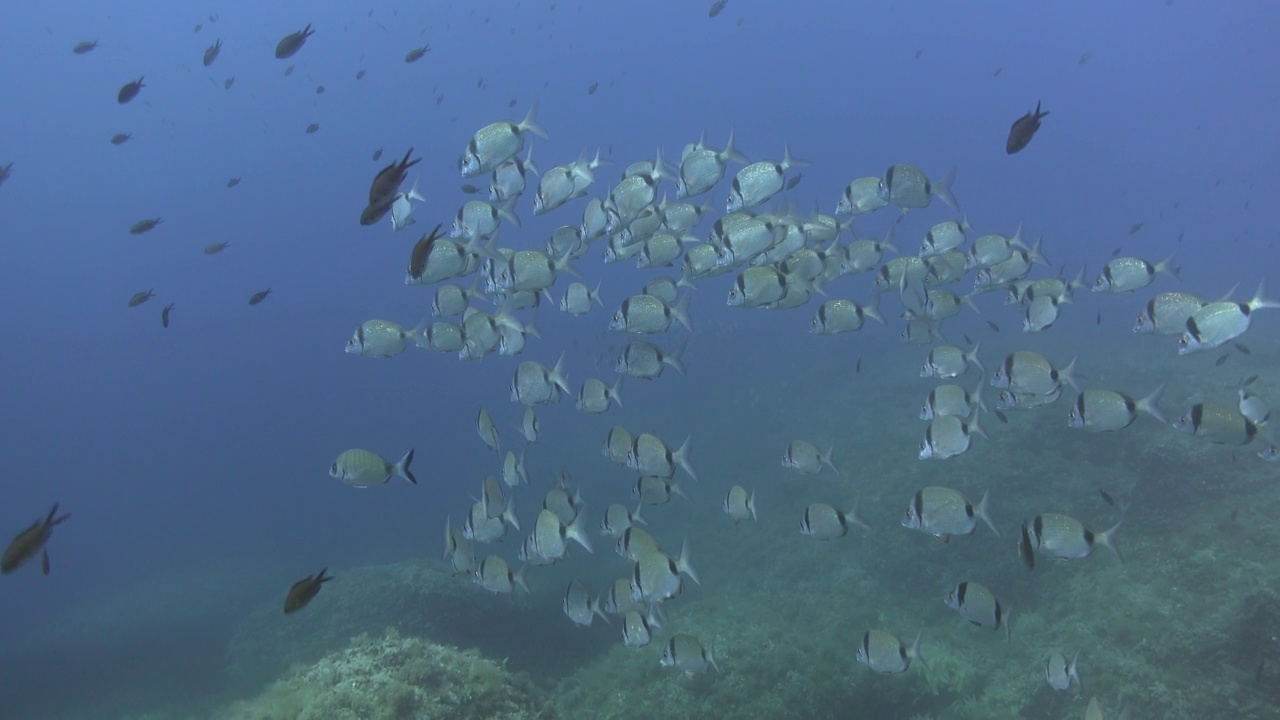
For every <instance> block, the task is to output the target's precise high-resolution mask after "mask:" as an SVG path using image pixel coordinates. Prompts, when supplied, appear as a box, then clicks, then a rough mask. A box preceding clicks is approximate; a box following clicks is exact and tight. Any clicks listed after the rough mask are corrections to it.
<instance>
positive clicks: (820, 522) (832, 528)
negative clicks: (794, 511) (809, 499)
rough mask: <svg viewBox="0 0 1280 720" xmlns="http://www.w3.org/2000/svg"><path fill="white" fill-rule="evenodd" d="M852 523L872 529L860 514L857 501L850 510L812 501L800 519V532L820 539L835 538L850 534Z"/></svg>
mask: <svg viewBox="0 0 1280 720" xmlns="http://www.w3.org/2000/svg"><path fill="white" fill-rule="evenodd" d="M850 523H852V524H854V525H858V526H860V527H862V528H864V529H866V530H870V529H871V526H870V525H868V524H867V523H866V521H865V520H863V519H862V518H861V517H859V516H858V503H856V502H855V503H854V504H853V507H852V508H850V510H849V512H844V511H842V510H837V509H835V508H833V507H831V506H830V505H828V504H826V503H810V505H809V507H807V508H805V509H804V517H802V518H801V519H800V534H801V535H809V536H811V537H815V538H817V539H819V540H834V539H836V538H842V537H844V536H845V535H848V534H849V524H850Z"/></svg>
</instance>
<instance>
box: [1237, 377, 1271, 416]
mask: <svg viewBox="0 0 1280 720" xmlns="http://www.w3.org/2000/svg"><path fill="white" fill-rule="evenodd" d="M1245 387H1246V384H1245V383H1244V382H1243V381H1242V382H1241V383H1240V387H1239V388H1238V389H1237V390H1236V395H1237V396H1238V397H1239V398H1240V401H1239V403H1237V405H1236V409H1238V410H1239V411H1240V414H1241V415H1243V416H1245V418H1246V419H1248V420H1249V422H1251V423H1253V424H1254V425H1257V426H1258V427H1262V426H1264V425H1266V424H1267V421H1268V420H1270V419H1271V408H1270V407H1269V406H1268V405H1267V401H1266V400H1263V399H1262V398H1260V397H1258V396H1257V395H1253V394H1251V393H1249V391H1247V390H1245Z"/></svg>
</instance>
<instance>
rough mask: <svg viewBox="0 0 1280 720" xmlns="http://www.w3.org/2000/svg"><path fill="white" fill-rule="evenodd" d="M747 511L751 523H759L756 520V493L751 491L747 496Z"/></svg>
mask: <svg viewBox="0 0 1280 720" xmlns="http://www.w3.org/2000/svg"><path fill="white" fill-rule="evenodd" d="M747 510H748V511H749V512H750V513H751V521H752V522H759V520H757V519H756V491H755V490H752V491H751V494H750V495H749V496H747Z"/></svg>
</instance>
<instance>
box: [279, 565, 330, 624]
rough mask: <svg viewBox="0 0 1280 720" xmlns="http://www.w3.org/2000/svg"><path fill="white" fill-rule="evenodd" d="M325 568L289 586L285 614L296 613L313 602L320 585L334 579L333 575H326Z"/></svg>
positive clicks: (285, 601) (285, 600)
mask: <svg viewBox="0 0 1280 720" xmlns="http://www.w3.org/2000/svg"><path fill="white" fill-rule="evenodd" d="M328 569H329V568H323V569H321V570H320V572H318V573H316V574H315V575H308V576H306V577H304V578H302V579H301V580H299V581H298V582H296V583H294V584H293V587H291V588H289V594H288V596H286V597H285V599H284V614H285V615H288V614H290V613H295V612H298V611H299V610H301V609H302V608H304V607H306V606H307V603H309V602H311V598H313V597H315V596H316V595H317V594H318V593H319V592H320V586H321V585H323V584H324V583H327V582H329V581H330V580H332V579H333V576H332V575H325V574H324V572H325V570H328Z"/></svg>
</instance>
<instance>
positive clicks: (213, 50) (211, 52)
mask: <svg viewBox="0 0 1280 720" xmlns="http://www.w3.org/2000/svg"><path fill="white" fill-rule="evenodd" d="M220 52H222V39H221V38H219V39H217V40H215V41H213V44H212V45H210V46H209V47H208V48H207V49H206V50H205V51H204V66H205V67H209V66H210V65H212V64H213V61H214V60H217V59H218V53H220Z"/></svg>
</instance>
